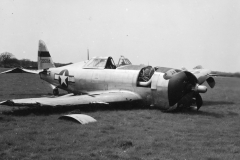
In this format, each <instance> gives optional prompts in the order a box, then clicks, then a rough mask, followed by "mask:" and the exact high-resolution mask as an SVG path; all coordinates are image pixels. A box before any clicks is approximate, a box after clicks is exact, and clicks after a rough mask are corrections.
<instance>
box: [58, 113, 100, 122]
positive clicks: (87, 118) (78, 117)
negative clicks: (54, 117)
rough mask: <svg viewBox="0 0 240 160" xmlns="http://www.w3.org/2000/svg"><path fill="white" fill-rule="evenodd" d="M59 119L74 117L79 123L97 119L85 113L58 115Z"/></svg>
mask: <svg viewBox="0 0 240 160" xmlns="http://www.w3.org/2000/svg"><path fill="white" fill-rule="evenodd" d="M59 119H74V120H76V121H77V122H79V123H81V124H87V123H92V122H96V121H97V120H96V119H94V118H93V117H91V116H88V115H85V114H69V115H64V116H61V117H59Z"/></svg>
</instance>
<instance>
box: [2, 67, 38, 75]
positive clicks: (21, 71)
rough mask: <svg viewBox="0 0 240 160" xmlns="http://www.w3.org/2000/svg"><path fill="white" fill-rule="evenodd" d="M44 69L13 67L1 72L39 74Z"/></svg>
mask: <svg viewBox="0 0 240 160" xmlns="http://www.w3.org/2000/svg"><path fill="white" fill-rule="evenodd" d="M41 71H42V70H30V69H24V68H18V67H17V68H13V69H10V70H7V71H4V72H1V73H0V74H3V73H31V74H39V72H41Z"/></svg>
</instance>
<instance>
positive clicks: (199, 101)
mask: <svg viewBox="0 0 240 160" xmlns="http://www.w3.org/2000/svg"><path fill="white" fill-rule="evenodd" d="M194 97H195V98H196V105H197V110H199V109H200V107H201V106H202V104H203V101H202V97H201V96H200V94H199V93H195V95H194Z"/></svg>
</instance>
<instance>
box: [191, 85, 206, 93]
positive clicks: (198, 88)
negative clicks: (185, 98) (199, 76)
mask: <svg viewBox="0 0 240 160" xmlns="http://www.w3.org/2000/svg"><path fill="white" fill-rule="evenodd" d="M192 90H193V91H195V92H197V93H206V92H207V87H206V86H203V85H199V84H196V85H195V87H193V88H192Z"/></svg>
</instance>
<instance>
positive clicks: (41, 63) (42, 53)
mask: <svg viewBox="0 0 240 160" xmlns="http://www.w3.org/2000/svg"><path fill="white" fill-rule="evenodd" d="M47 68H55V65H54V63H53V60H52V58H51V55H50V53H49V51H48V49H47V46H46V44H45V43H44V42H43V41H42V40H39V46H38V69H39V70H40V69H47Z"/></svg>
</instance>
